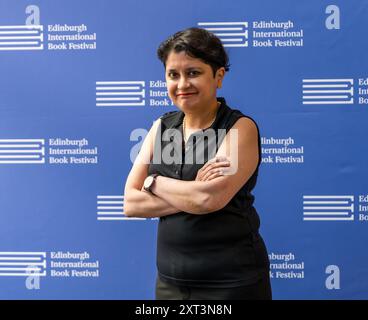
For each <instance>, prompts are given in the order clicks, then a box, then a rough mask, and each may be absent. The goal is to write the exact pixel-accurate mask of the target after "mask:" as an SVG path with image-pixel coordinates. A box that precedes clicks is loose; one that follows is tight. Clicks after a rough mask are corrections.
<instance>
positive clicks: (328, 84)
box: [303, 79, 354, 104]
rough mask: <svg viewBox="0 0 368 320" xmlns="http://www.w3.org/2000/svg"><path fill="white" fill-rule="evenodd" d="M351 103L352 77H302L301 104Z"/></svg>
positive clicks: (352, 91) (352, 97) (352, 95)
mask: <svg viewBox="0 0 368 320" xmlns="http://www.w3.org/2000/svg"><path fill="white" fill-rule="evenodd" d="M353 103H354V80H353V79H303V104H353Z"/></svg>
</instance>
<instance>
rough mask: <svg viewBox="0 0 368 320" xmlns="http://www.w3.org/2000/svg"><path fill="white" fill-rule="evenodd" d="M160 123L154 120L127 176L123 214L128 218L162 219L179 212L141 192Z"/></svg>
mask: <svg viewBox="0 0 368 320" xmlns="http://www.w3.org/2000/svg"><path fill="white" fill-rule="evenodd" d="M160 121H161V120H160V119H158V120H156V122H155V123H154V124H153V126H152V128H151V130H150V131H149V132H148V134H147V136H146V138H145V140H144V142H143V144H142V147H141V150H140V152H139V154H138V156H137V158H136V160H135V161H134V164H133V167H132V169H131V171H130V173H129V175H128V178H127V181H126V184H125V190H124V214H125V215H126V216H128V217H142V218H152V217H162V216H166V215H170V214H174V213H177V212H180V211H181V210H179V209H177V208H176V207H174V206H172V205H171V204H169V203H168V202H167V201H166V200H164V199H162V198H160V197H157V196H155V195H153V194H151V193H149V192H146V191H142V186H143V182H144V179H145V178H146V177H147V175H148V166H149V162H150V160H151V159H152V155H153V145H154V137H155V136H156V132H157V128H158V126H159V124H160Z"/></svg>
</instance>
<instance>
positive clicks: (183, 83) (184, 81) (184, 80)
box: [178, 77, 190, 91]
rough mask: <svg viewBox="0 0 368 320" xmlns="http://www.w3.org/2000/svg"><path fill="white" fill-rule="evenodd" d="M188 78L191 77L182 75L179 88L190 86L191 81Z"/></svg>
mask: <svg viewBox="0 0 368 320" xmlns="http://www.w3.org/2000/svg"><path fill="white" fill-rule="evenodd" d="M188 80H189V79H188V78H187V77H180V79H179V81H178V90H179V91H180V90H183V89H186V88H189V87H190V82H189V81H188Z"/></svg>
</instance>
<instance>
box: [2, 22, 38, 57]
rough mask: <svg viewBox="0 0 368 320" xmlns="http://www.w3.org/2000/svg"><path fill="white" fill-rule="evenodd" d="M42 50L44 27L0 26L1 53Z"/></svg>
mask: <svg viewBox="0 0 368 320" xmlns="http://www.w3.org/2000/svg"><path fill="white" fill-rule="evenodd" d="M42 49H43V26H41V25H24V26H0V51H5V50H42Z"/></svg>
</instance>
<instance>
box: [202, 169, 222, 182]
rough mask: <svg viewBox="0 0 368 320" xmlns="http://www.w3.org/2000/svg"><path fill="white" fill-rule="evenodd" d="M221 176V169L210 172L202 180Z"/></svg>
mask: <svg viewBox="0 0 368 320" xmlns="http://www.w3.org/2000/svg"><path fill="white" fill-rule="evenodd" d="M221 176H223V172H222V171H221V170H219V171H216V172H213V173H212V174H210V175H209V176H208V177H206V180H204V181H211V180H213V179H215V178H217V177H221Z"/></svg>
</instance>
